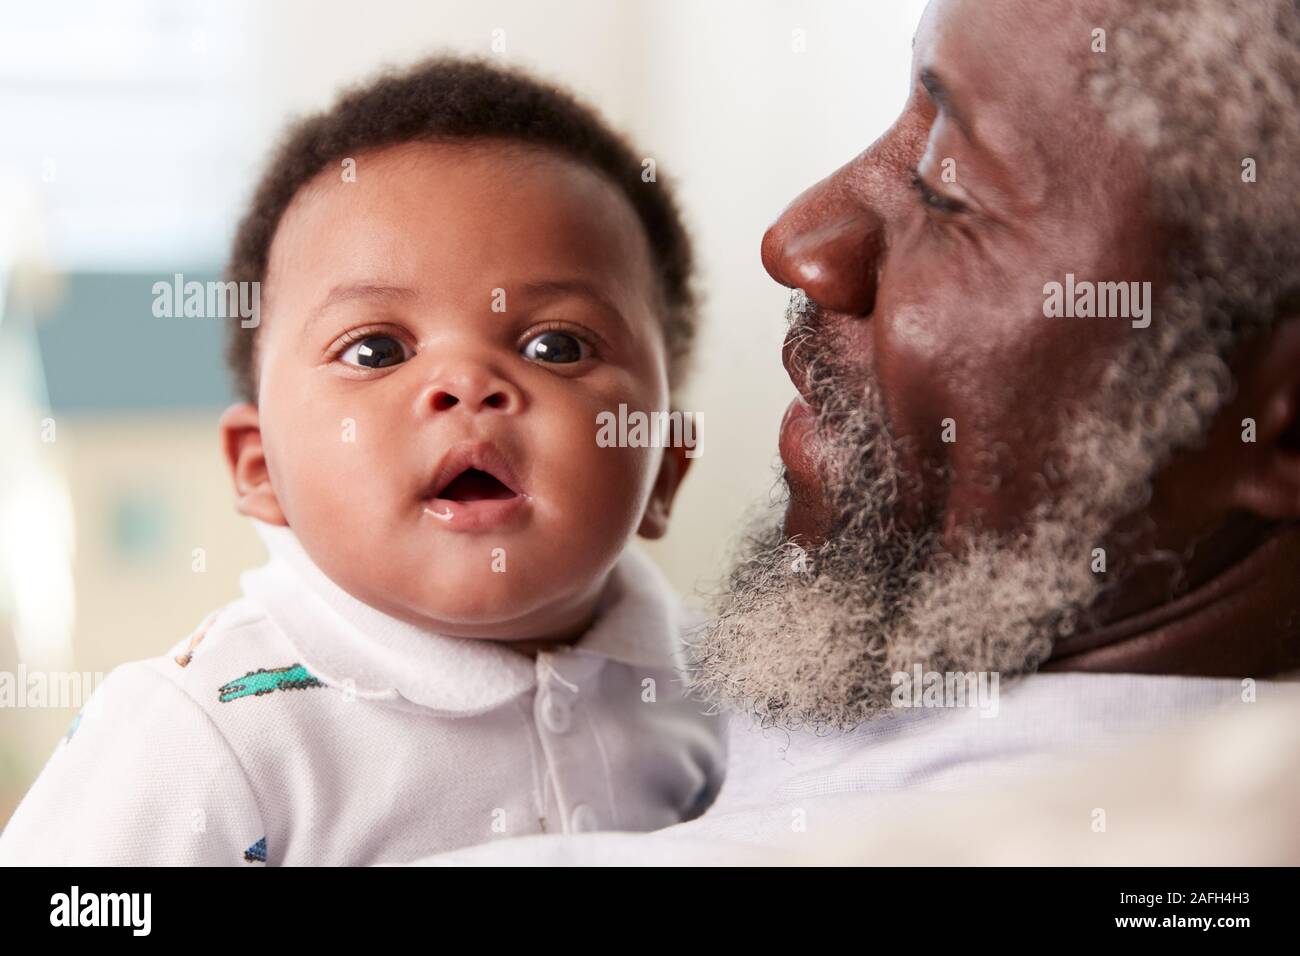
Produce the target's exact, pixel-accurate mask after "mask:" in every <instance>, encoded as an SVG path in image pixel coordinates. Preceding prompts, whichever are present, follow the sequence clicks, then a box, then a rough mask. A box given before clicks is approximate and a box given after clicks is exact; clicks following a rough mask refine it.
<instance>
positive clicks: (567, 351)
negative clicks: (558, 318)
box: [523, 331, 587, 364]
mask: <svg viewBox="0 0 1300 956" xmlns="http://www.w3.org/2000/svg"><path fill="white" fill-rule="evenodd" d="M523 352H524V358H528V359H532V360H533V361H534V362H554V363H557V364H558V363H561V362H578V361H581V360H582V359H583V358H585V357H586V354H587V353H586V345H585V344H584V343H583V341H582V340H581V339H579V338H578V337H577V336H573V335H570V334H569V333H568V332H555V331H551V332H542V333H540V334H538V335H534V336H533V337H532V338H531V339H529V340H528V341H527V342H525V343H524V348H523Z"/></svg>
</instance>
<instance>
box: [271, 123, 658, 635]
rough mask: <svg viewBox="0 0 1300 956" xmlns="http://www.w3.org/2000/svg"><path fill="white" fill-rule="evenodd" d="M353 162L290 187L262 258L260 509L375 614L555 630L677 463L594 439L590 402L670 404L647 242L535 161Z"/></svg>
mask: <svg viewBox="0 0 1300 956" xmlns="http://www.w3.org/2000/svg"><path fill="white" fill-rule="evenodd" d="M355 158H356V175H355V181H345V180H344V178H343V177H342V176H341V175H340V172H341V169H340V170H329V171H327V172H326V173H324V174H322V175H321V176H319V177H317V179H316V180H315V181H314V182H313V183H311V184H310V185H309V186H308V187H307V188H306V189H304V190H303V191H302V192H301V193H300V194H299V195H298V196H297V197H296V198H295V200H294V202H293V204H292V205H291V207H290V209H289V210H288V212H287V213H286V214H285V216H284V218H283V220H282V222H281V224H280V227H279V230H278V232H277V234H276V237H275V240H274V243H273V245H272V249H271V256H270V262H269V266H268V271H267V276H266V282H265V288H264V290H263V315H264V322H263V324H262V327H261V329H260V332H259V334H260V335H261V340H260V342H259V353H258V370H259V383H260V388H259V396H258V408H257V413H258V422H259V425H260V433H261V442H262V448H263V450H264V456H265V468H266V472H267V475H268V476H269V484H270V488H271V489H273V495H274V501H275V502H276V504H277V505H278V509H279V511H280V512H281V513H282V515H283V519H284V521H286V522H287V523H288V525H289V526H290V527H291V528H292V529H293V531H294V532H295V533H296V535H297V536H298V538H299V540H300V541H301V542H302V544H303V546H304V547H305V548H306V550H307V551H308V553H309V554H310V555H311V556H312V557H313V559H314V560H315V561H316V562H317V564H318V565H320V567H321V568H322V569H323V570H324V571H325V572H326V573H327V574H328V575H329V576H330V577H331V578H332V579H333V580H334V581H335V582H336V583H338V584H339V585H340V586H342V587H343V588H344V589H345V590H347V591H349V592H350V593H351V594H352V595H353V596H355V597H357V598H359V599H361V600H362V601H365V602H366V603H368V604H371V605H372V606H374V607H378V608H380V609H381V610H385V611H387V612H389V613H391V614H395V615H397V616H399V617H402V618H405V619H407V620H411V621H414V622H416V623H420V624H423V625H426V626H430V627H434V628H436V629H439V630H441V631H442V632H444V633H451V634H458V635H462V636H468V637H490V638H506V639H509V638H525V637H538V636H542V635H559V634H566V633H568V632H570V631H572V630H573V629H574V628H575V627H580V626H581V624H582V623H583V622H584V621H585V619H586V617H587V616H588V615H589V614H590V611H591V606H592V602H593V600H594V597H595V596H596V594H597V592H598V589H599V586H600V584H601V583H602V581H603V579H604V576H605V575H606V573H607V572H608V571H609V569H610V568H611V567H612V566H613V564H614V562H615V560H616V559H617V557H618V555H619V552H620V551H621V550H622V549H623V548H624V546H625V544H626V542H627V540H628V538H629V537H631V536H632V535H633V534H634V533H635V532H636V531H637V529H638V527H639V526H641V525H642V522H643V518H644V517H645V515H646V513H647V508H648V507H649V508H650V510H651V511H654V510H655V509H657V508H660V506H662V509H666V505H667V502H668V500H670V499H671V496H672V492H673V491H674V490H675V487H676V479H677V478H679V477H680V473H679V472H675V469H676V466H675V465H674V464H673V463H672V461H668V462H667V463H665V459H664V452H663V451H662V450H660V449H654V448H606V447H599V446H598V445H597V442H596V434H597V430H598V429H597V415H598V414H599V413H601V412H604V411H615V412H617V409H618V407H619V405H620V404H626V405H627V406H628V410H629V412H630V411H632V410H642V411H651V410H658V409H664V408H665V407H666V405H667V400H668V396H667V385H666V368H665V362H666V360H665V348H664V344H663V340H662V333H661V331H660V327H659V322H658V319H657V316H656V312H655V308H656V305H655V303H656V286H655V279H654V277H653V272H652V266H651V259H650V252H649V248H648V243H647V241H646V239H645V238H644V235H643V233H642V231H641V228H640V226H639V224H638V222H637V220H636V217H635V214H634V213H633V211H632V210H631V208H630V206H629V205H628V203H627V201H626V200H625V199H624V198H623V197H622V196H621V195H620V194H619V193H618V191H617V190H616V189H615V187H613V186H612V185H610V184H608V183H607V182H606V181H605V180H603V179H602V178H601V177H600V176H599V175H598V174H597V173H595V172H594V171H591V170H588V169H586V168H584V167H582V166H580V165H578V164H577V163H574V162H571V161H569V160H566V159H564V158H561V157H558V156H554V155H552V154H549V153H545V152H541V151H535V150H530V149H527V148H524V147H518V146H513V145H510V144H498V143H480V144H454V145H429V144H420V145H406V146H401V147H394V148H390V149H385V150H381V151H376V152H373V153H368V154H363V155H361V156H358V157H355ZM647 188H654V186H653V184H647ZM670 457H671V456H670ZM661 466H662V470H663V471H665V472H667V471H674V472H675V475H670V476H667V478H666V480H665V479H661ZM665 493H666V497H665ZM250 513H253V512H251V511H250Z"/></svg>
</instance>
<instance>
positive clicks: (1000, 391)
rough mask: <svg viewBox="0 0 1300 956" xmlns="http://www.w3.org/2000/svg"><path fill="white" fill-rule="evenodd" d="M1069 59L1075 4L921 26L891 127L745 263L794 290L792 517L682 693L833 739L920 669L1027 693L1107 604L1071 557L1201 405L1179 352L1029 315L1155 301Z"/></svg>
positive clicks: (979, 2)
mask: <svg viewBox="0 0 1300 956" xmlns="http://www.w3.org/2000/svg"><path fill="white" fill-rule="evenodd" d="M1094 6H1097V7H1100V6H1102V4H1100V3H1099V4H1094ZM1091 12H1093V13H1097V14H1098V18H1100V12H1104V11H1097V10H1094V11H1091ZM1091 42H1092V36H1091V31H1090V24H1089V22H1088V20H1087V18H1086V17H1085V16H1084V15H1083V14H1082V13H1081V12H1080V11H1079V10H1078V9H1077V7H1075V6H1074V5H1071V4H1065V3H1063V2H1060V3H1029V2H1021V0H935V2H934V3H933V4H932V5H931V6H930V8H929V9H928V10H927V12H926V14H925V16H924V18H923V21H922V23H921V25H920V28H919V30H918V33H917V35H916V41H915V62H914V68H913V78H914V84H913V90H912V95H911V97H910V98H909V100H908V103H907V105H906V107H905V109H904V112H903V114H902V116H901V117H900V118H899V120H898V122H897V123H896V124H895V125H894V127H893V128H892V129H890V130H889V131H888V132H887V133H886V134H885V135H884V136H883V137H882V138H881V139H880V140H879V141H877V142H876V143H875V144H874V145H873V146H871V147H870V148H869V149H868V150H867V151H866V152H864V153H863V154H862V155H860V156H858V157H856V158H855V159H854V160H852V161H851V162H850V163H848V164H847V165H845V166H843V167H842V168H840V169H839V170H837V171H836V172H835V173H833V174H832V175H831V176H830V177H828V178H827V179H825V180H824V181H822V182H821V183H819V184H817V185H816V186H814V187H813V188H811V189H810V190H808V191H807V192H806V193H804V194H803V195H802V196H800V197H799V198H798V199H797V200H796V201H795V202H794V203H793V204H792V205H791V206H790V207H789V208H788V209H787V210H786V211H785V213H784V214H783V215H782V216H781V218H780V219H779V220H778V221H777V222H776V223H775V224H774V225H773V226H772V228H771V229H770V230H769V231H768V233H767V235H766V236H765V237H764V241H763V260H764V263H765V265H766V267H767V269H768V271H769V272H770V273H771V274H772V276H773V277H774V278H775V279H776V280H777V281H779V282H781V283H783V284H785V285H787V286H790V287H791V288H794V289H798V290H802V293H796V294H795V296H794V298H793V299H792V305H791V310H790V315H789V318H790V320H791V332H790V335H789V337H788V339H787V344H786V349H785V360H786V365H787V368H788V369H789V371H790V374H791V378H792V379H793V380H794V382H795V384H796V386H797V387H798V388H799V391H800V397H799V398H798V399H797V400H796V401H795V402H794V403H793V404H792V405H791V407H790V409H789V411H788V412H787V414H786V418H785V421H784V422H783V425H782V429H781V441H780V444H781V456H782V459H783V460H784V462H785V466H786V481H787V484H788V486H789V491H790V497H789V505H788V510H787V512H786V514H785V516H784V522H783V524H784V527H783V528H780V527H770V528H766V529H760V530H759V531H758V532H757V533H756V534H755V535H754V541H753V544H752V548H751V551H750V553H749V554H748V555H746V556H745V557H744V558H743V559H742V561H741V562H740V564H739V565H738V567H737V569H736V571H735V572H734V573H733V576H732V581H731V588H730V592H729V594H728V595H727V596H726V598H725V599H724V602H723V604H722V606H721V607H720V608H719V613H718V615H717V617H716V619H715V620H714V622H713V624H712V625H711V627H710V628H709V629H708V631H707V632H706V634H705V635H704V636H703V639H702V640H701V641H700V642H699V643H698V645H697V648H696V667H697V688H698V689H699V690H701V691H702V692H704V693H706V694H710V695H712V696H716V697H721V698H724V699H730V700H732V701H733V702H736V701H743V702H744V703H746V704H747V705H748V706H751V707H753V709H755V710H756V711H757V712H758V713H759V714H760V715H762V716H763V717H765V718H768V719H776V720H780V721H782V722H785V723H800V722H803V721H812V722H816V723H822V722H827V723H832V724H837V725H848V724H852V723H855V722H856V721H858V720H860V719H862V718H864V717H866V716H869V715H870V714H872V713H875V712H877V711H879V710H880V709H882V708H884V707H887V706H889V702H890V699H891V676H892V675H893V674H895V673H897V672H900V671H904V672H906V671H910V669H911V668H912V667H913V666H914V665H916V664H921V665H923V666H924V667H925V668H926V669H927V670H938V671H944V670H949V671H953V670H959V671H995V672H1000V673H1003V674H1004V675H1014V674H1017V673H1023V672H1025V671H1028V670H1032V669H1033V667H1034V666H1035V665H1036V664H1037V663H1038V662H1040V661H1041V660H1043V659H1044V657H1045V656H1046V655H1047V654H1048V653H1050V650H1051V648H1052V645H1053V641H1054V639H1055V638H1056V637H1057V636H1059V635H1060V634H1062V633H1068V632H1069V631H1070V630H1071V629H1073V628H1074V627H1075V625H1076V623H1077V621H1078V619H1079V615H1080V614H1081V613H1082V612H1083V611H1084V610H1085V609H1088V608H1091V607H1092V606H1093V605H1094V604H1095V603H1096V602H1097V600H1098V599H1099V597H1100V596H1101V595H1102V594H1103V593H1104V588H1103V583H1104V582H1108V581H1109V580H1113V579H1115V577H1116V576H1115V575H1112V576H1111V578H1110V579H1108V578H1107V577H1106V576H1105V575H1103V574H1098V573H1096V568H1095V567H1093V566H1091V565H1090V559H1092V558H1093V556H1094V555H1095V551H1094V549H1097V548H1099V547H1104V546H1106V545H1108V544H1109V539H1110V536H1111V535H1112V533H1113V532H1118V531H1123V532H1124V533H1125V534H1129V535H1132V534H1133V533H1134V532H1133V530H1132V527H1129V526H1127V525H1124V524H1122V522H1121V519H1126V520H1130V521H1131V520H1134V519H1135V513H1136V511H1138V510H1141V509H1142V508H1144V507H1145V508H1146V511H1145V512H1144V515H1138V516H1137V519H1138V520H1137V522H1136V523H1137V526H1142V527H1145V525H1143V522H1142V521H1141V520H1140V519H1141V518H1142V517H1144V516H1146V517H1149V516H1150V515H1151V514H1154V513H1155V512H1154V510H1152V509H1155V508H1158V507H1159V502H1158V500H1154V501H1152V502H1151V503H1148V498H1149V496H1150V494H1151V491H1152V488H1153V485H1154V479H1155V478H1156V477H1157V472H1158V471H1159V470H1160V469H1161V468H1162V467H1163V465H1164V463H1165V462H1166V461H1167V460H1168V458H1169V455H1170V453H1171V452H1172V451H1173V450H1174V449H1175V448H1177V447H1179V445H1180V444H1181V443H1184V442H1186V441H1187V440H1188V438H1189V437H1190V433H1191V432H1193V431H1194V430H1195V429H1197V428H1200V427H1203V424H1204V421H1203V418H1204V412H1205V408H1206V407H1207V405H1209V404H1212V403H1213V402H1214V401H1217V396H1216V395H1215V394H1211V393H1213V392H1214V388H1213V387H1209V388H1201V389H1200V390H1199V391H1197V389H1196V388H1194V387H1192V388H1189V381H1192V383H1193V385H1199V383H1198V382H1196V381H1195V380H1194V379H1191V380H1189V378H1188V376H1187V374H1186V371H1187V366H1186V365H1185V364H1179V363H1178V362H1175V361H1173V360H1172V356H1175V355H1183V353H1184V352H1185V351H1189V350H1190V349H1191V348H1192V346H1190V345H1188V344H1187V343H1186V342H1185V341H1184V338H1183V337H1182V335H1181V333H1180V329H1182V328H1184V326H1181V325H1178V324H1174V323H1161V322H1160V321H1159V316H1158V315H1157V317H1156V321H1152V322H1146V320H1145V319H1144V318H1140V317H1138V316H1137V315H1136V313H1135V314H1133V315H1117V316H1111V317H1106V318H1101V317H1094V318H1064V317H1051V318H1049V317H1047V315H1046V314H1045V286H1047V285H1048V284H1049V283H1061V284H1062V285H1066V284H1068V283H1071V282H1072V283H1074V284H1075V285H1076V286H1077V285H1078V284H1080V283H1102V282H1108V283H1113V282H1137V283H1146V282H1150V283H1151V287H1152V288H1153V289H1156V288H1160V287H1161V285H1162V282H1161V275H1160V274H1159V264H1160V263H1161V261H1162V252H1163V248H1164V241H1163V239H1162V237H1161V236H1159V235H1157V234H1156V230H1155V229H1154V228H1153V227H1152V224H1151V212H1150V207H1149V206H1148V197H1147V190H1146V188H1145V186H1146V181H1145V179H1144V176H1143V173H1142V170H1141V164H1140V156H1139V154H1138V151H1137V150H1136V149H1135V148H1134V147H1133V146H1132V145H1131V144H1128V143H1126V142H1123V141H1121V140H1120V138H1119V137H1117V136H1116V135H1115V134H1114V133H1112V132H1110V131H1109V130H1108V128H1107V126H1106V124H1105V121H1104V117H1103V116H1102V115H1101V114H1100V112H1099V111H1098V110H1097V109H1096V108H1095V107H1093V106H1092V105H1090V101H1089V99H1088V97H1087V95H1086V89H1085V87H1086V84H1085V71H1086V69H1087V65H1088V57H1089V56H1091V55H1093V54H1092V53H1091V50H1090V44H1091ZM1011 66H1013V67H1014V68H1009V67H1011ZM1071 276H1072V277H1073V279H1071V278H1069V277H1071ZM804 294H806V298H805V297H804ZM1153 294H1154V293H1153ZM1146 302H1147V305H1148V306H1149V304H1150V298H1148V299H1147V300H1146ZM1149 315H1150V313H1148V317H1149ZM1216 361H1217V359H1216ZM1135 368H1145V369H1146V370H1147V372H1145V373H1139V374H1130V370H1132V369H1135ZM1193 399H1195V400H1193ZM1099 452H1100V453H1099ZM1158 497H1159V496H1158V495H1157V496H1156V498H1157V499H1158ZM1152 523H1153V522H1150V521H1148V522H1146V524H1147V525H1149V524H1152ZM1132 541H1133V539H1132V538H1131V537H1130V538H1129V539H1128V542H1127V543H1129V544H1132ZM804 549H807V550H806V552H805V550H804Z"/></svg>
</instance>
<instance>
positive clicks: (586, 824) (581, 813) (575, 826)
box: [569, 803, 600, 833]
mask: <svg viewBox="0 0 1300 956" xmlns="http://www.w3.org/2000/svg"><path fill="white" fill-rule="evenodd" d="M569 829H570V830H572V831H573V832H574V833H591V832H592V831H594V830H599V829H600V820H599V819H598V818H597V816H596V811H595V810H593V809H591V807H589V806H588V805H587V804H585V803H580V804H578V805H577V806H576V807H574V808H573V815H572V816H571V817H569Z"/></svg>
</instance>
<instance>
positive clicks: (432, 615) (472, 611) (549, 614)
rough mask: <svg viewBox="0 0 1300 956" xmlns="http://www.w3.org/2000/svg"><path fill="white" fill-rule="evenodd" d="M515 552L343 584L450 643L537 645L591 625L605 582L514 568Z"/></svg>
mask: <svg viewBox="0 0 1300 956" xmlns="http://www.w3.org/2000/svg"><path fill="white" fill-rule="evenodd" d="M513 553H514V552H513V551H509V552H505V553H502V554H498V555H496V556H495V559H493V558H492V557H489V558H488V559H487V560H484V561H483V562H481V564H482V566H481V567H479V566H477V563H476V564H475V565H470V564H469V563H465V562H456V563H453V562H442V564H443V565H444V569H443V570H440V571H431V570H430V571H425V570H421V569H418V568H417V569H416V570H415V571H414V572H413V573H411V574H410V575H394V578H396V580H388V581H373V580H365V581H356V580H353V581H349V582H342V581H341V582H338V583H339V584H340V585H341V586H343V587H344V589H345V590H347V591H349V592H350V593H351V594H352V595H353V596H354V597H357V598H358V599H359V600H362V601H364V602H365V603H367V604H369V605H370V606H371V607H374V608H376V609H377V610H380V611H383V612H384V613H386V614H389V615H391V616H393V617H397V618H400V619H401V620H404V621H407V622H408V623H410V624H414V625H416V626H417V627H422V628H425V629H427V630H431V631H435V632H437V633H439V634H443V635H446V636H448V637H464V638H474V639H480V640H496V641H515V640H533V639H537V638H543V637H551V636H554V635H556V634H561V633H563V634H566V635H567V634H568V633H570V632H572V631H573V629H574V628H575V627H577V626H579V625H585V624H586V623H589V622H590V620H591V616H592V610H593V608H594V606H595V603H596V599H597V598H598V597H599V594H600V590H601V587H602V586H603V584H604V579H605V575H603V574H599V573H597V574H591V573H590V572H587V570H586V569H583V568H564V567H558V566H557V565H556V563H555V562H554V561H551V562H548V563H545V564H542V566H541V568H540V571H539V570H537V569H530V568H528V567H527V565H526V563H525V562H522V560H521V562H520V563H521V564H525V566H523V567H515V566H512V564H511V561H510V555H511V554H513ZM519 557H520V558H522V555H520V556H519ZM566 571H567V572H568V573H567V574H566V573H565V572H566Z"/></svg>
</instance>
